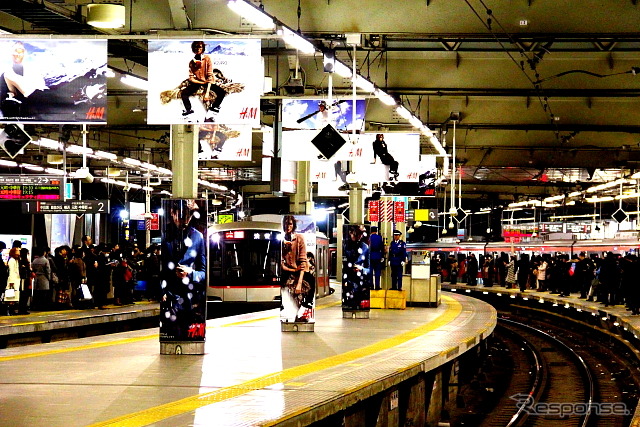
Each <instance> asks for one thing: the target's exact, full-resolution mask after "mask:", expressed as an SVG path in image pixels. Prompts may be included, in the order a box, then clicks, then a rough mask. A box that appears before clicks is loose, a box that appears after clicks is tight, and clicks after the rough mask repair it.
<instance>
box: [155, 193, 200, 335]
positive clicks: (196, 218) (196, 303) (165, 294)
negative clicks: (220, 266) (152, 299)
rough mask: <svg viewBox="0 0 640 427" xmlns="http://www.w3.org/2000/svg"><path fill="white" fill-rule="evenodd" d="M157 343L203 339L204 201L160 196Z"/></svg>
mask: <svg viewBox="0 0 640 427" xmlns="http://www.w3.org/2000/svg"><path fill="white" fill-rule="evenodd" d="M162 208H163V209H164V212H165V215H164V216H162V223H161V229H162V273H161V281H160V289H161V291H160V294H161V299H160V342H161V343H162V342H176V341H180V342H189V341H191V342H193V341H204V339H205V329H206V328H205V326H206V324H205V322H206V318H207V316H206V306H207V280H206V278H207V276H206V271H207V261H206V260H207V255H206V249H207V248H206V245H205V237H206V236H205V233H206V225H207V201H206V200H194V199H164V200H163V201H162Z"/></svg>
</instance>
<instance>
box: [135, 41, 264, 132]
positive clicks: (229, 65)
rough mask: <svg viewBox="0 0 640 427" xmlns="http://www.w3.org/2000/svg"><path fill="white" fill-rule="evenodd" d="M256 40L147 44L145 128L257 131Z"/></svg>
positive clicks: (258, 71) (258, 62) (258, 74)
mask: <svg viewBox="0 0 640 427" xmlns="http://www.w3.org/2000/svg"><path fill="white" fill-rule="evenodd" d="M260 54H261V50H260V40H259V39H234V40H223V39H211V40H205V41H202V40H149V95H148V104H147V108H148V110H147V123H149V124H181V123H218V124H227V125H229V124H246V125H250V126H253V127H259V126H260V96H261V95H262V86H263V77H264V72H263V65H262V57H261V55H260Z"/></svg>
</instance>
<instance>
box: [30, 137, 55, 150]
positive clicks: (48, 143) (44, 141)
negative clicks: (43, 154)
mask: <svg viewBox="0 0 640 427" xmlns="http://www.w3.org/2000/svg"><path fill="white" fill-rule="evenodd" d="M31 142H32V143H34V144H36V145H39V146H40V147H42V148H49V149H51V150H62V144H60V142H58V141H54V140H53V139H49V138H40V139H38V140H37V141H31Z"/></svg>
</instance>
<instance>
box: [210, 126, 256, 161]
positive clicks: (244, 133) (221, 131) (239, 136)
mask: <svg viewBox="0 0 640 427" xmlns="http://www.w3.org/2000/svg"><path fill="white" fill-rule="evenodd" d="M251 135H252V133H251V126H247V125H218V124H215V123H211V124H202V125H200V132H199V135H198V138H199V140H200V147H199V150H198V160H251Z"/></svg>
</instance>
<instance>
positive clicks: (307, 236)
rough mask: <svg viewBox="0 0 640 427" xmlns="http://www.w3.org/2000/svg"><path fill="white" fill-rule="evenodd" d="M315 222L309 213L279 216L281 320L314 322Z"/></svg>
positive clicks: (284, 321)
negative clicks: (280, 237) (280, 225)
mask: <svg viewBox="0 0 640 427" xmlns="http://www.w3.org/2000/svg"><path fill="white" fill-rule="evenodd" d="M315 253H316V224H315V222H314V220H313V217H312V216H311V215H285V216H283V218H282V279H281V283H280V295H281V297H282V305H281V307H280V321H281V322H283V323H292V322H293V323H314V322H315V313H314V308H315V298H316V277H315V276H316V260H315Z"/></svg>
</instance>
